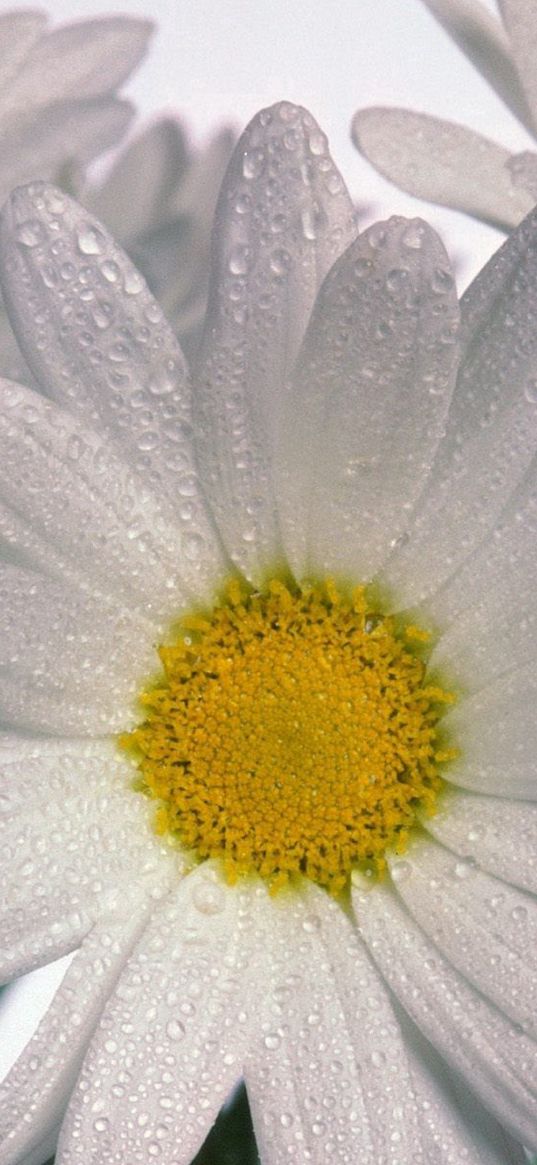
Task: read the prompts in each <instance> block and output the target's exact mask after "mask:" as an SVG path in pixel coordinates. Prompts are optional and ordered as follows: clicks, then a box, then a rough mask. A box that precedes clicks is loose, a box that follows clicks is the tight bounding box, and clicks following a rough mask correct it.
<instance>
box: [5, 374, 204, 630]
mask: <svg viewBox="0 0 537 1165" xmlns="http://www.w3.org/2000/svg"><path fill="white" fill-rule="evenodd" d="M0 497H2V499H3V500H4V501H5V502H7V504H8V506H10V507H11V510H12V515H13V522H12V527H13V532H12V536H11V538H10V539H9V542H10V546H11V548H14V547H17V549H19V550H20V551H21V552H22V553H24V552H26V555H27V556H29V557H30V558H31V555H32V544H34V545H35V558H36V565H38V566H39V565H41V564H42V562H43V559H44V564H45V565H46V567H47V568H48V569H49V570H51V571H53V572H54V574H55V575H56V576H59V577H60V578H62V577H63V578H64V579H68V580H69V582H70V583H71V582H74V584H75V586H76V587H77V589H79V588H80V589H82V590H86V591H87V590H88V589H89V590H91V592H92V593H94V594H95V593H97V594H99V593H101V594H103V593H104V594H105V595H107V596H108V597H109V598H111V599H113V600H118V601H120V602H123V603H126V604H128V606H129V607H130V608H131V609H135V608H138V609H140V607H142V608H143V614H144V616H145V617H148V618H150V619H151V620H152V621H153V622H154V625H155V629H156V628H157V627H158V626H159V624H160V625H161V624H162V620H163V619H164V618H165V617H166V615H167V614H168V616H170V615H171V614H173V615H175V616H177V614H178V611H179V607H180V605H181V602H183V603H185V602H187V603H188V602H189V601H190V600H189V598H188V592H187V591H186V590H185V586H184V584H183V585H181V582H182V580H181V576H180V569H181V557H182V555H181V549H180V547H181V531H180V523H179V522H172V524H170V523H169V522H167V521H166V518H165V517H163V516H162V513H161V507H160V506H159V502H158V500H157V498H156V497H155V496H154V495H153V494H152V492H151V490H150V489H148V488H147V487H146V486H145V484H144V482H143V481H141V480H140V479H139V478H138V477H137V475H136V474H134V473H132V472H131V471H130V470H129V469H128V467H127V466H126V465H125V463H124V462H122V461H121V460H120V459H119V458H118V457H117V456H116V454H115V452H114V449H113V448H112V447H111V446H110V444H109V443H107V442H105V441H103V439H102V438H101V437H99V436H97V434H96V433H94V432H91V430H88V429H86V428H84V427H83V426H82V425H81V424H80V423H79V422H78V421H76V420H75V419H74V418H73V417H72V416H71V415H70V414H69V413H66V412H64V411H63V410H61V409H59V408H58V407H57V406H56V405H54V404H52V403H51V402H50V401H47V400H45V399H44V397H43V396H42V395H40V394H38V393H34V392H32V391H31V390H30V389H25V388H22V387H21V386H20V385H14V384H11V383H9V382H6V381H1V380H0ZM21 523H23V524H22V526H21ZM8 529H9V515H6V528H5V529H4V530H2V527H1V526H0V533H3V535H4V538H5V537H6V534H7V531H8ZM43 542H44V543H45V544H48V545H49V546H50V549H51V553H50V554H48V555H46V554H45V555H44V554H43V545H42V544H43Z"/></svg>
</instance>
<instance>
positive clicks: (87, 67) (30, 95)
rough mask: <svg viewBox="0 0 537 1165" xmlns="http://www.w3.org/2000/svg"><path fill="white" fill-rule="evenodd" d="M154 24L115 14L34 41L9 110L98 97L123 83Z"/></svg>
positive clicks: (13, 89)
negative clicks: (72, 99)
mask: <svg viewBox="0 0 537 1165" xmlns="http://www.w3.org/2000/svg"><path fill="white" fill-rule="evenodd" d="M151 30H152V24H151V23H150V21H148V20H138V19H133V18H132V17H125V16H115V17H106V18H105V19H104V20H103V19H99V20H81V21H76V22H74V23H73V24H65V25H62V26H60V27H59V28H55V29H53V30H52V31H51V32H47V33H46V35H44V36H42V37H40V38H39V40H37V41H35V43H34V45H33V47H32V49H31V51H30V52H29V53H28V55H27V57H26V60H25V63H24V67H23V68H22V69H20V70H18V72H17V76H16V77H14V78H13V79H12V81H11V84H10V88H9V101H10V108H11V109H12V110H13V109H17V108H21V109H24V108H26V107H27V106H28V104H30V105H31V106H32V107H34V108H37V107H38V106H39V105H52V104H54V103H56V102H61V101H65V100H68V99H71V98H76V99H77V100H80V99H81V98H92V97H99V96H101V95H102V94H105V93H110V92H111V91H112V90H113V89H115V88H117V86H118V85H121V84H122V82H123V81H125V80H126V78H127V77H128V76H129V73H131V72H132V70H133V69H134V68H135V67H136V65H137V64H138V63H139V61H140V60H141V57H142V56H143V54H144V52H145V49H146V46H147V42H148V39H149V36H150V34H151Z"/></svg>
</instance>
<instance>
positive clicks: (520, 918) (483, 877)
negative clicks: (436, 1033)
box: [389, 838, 537, 1038]
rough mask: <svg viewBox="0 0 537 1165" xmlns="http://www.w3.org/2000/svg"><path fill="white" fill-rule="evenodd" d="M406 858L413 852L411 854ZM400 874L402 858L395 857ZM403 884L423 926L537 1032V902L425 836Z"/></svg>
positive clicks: (484, 989) (485, 990)
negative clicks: (461, 859) (536, 953)
mask: <svg viewBox="0 0 537 1165" xmlns="http://www.w3.org/2000/svg"><path fill="white" fill-rule="evenodd" d="M405 859H406V855H405ZM389 864H390V869H392V870H394V876H395V875H396V873H397V870H398V869H399V867H400V865H401V862H400V859H398V858H392V859H391V860H390V863H389ZM404 869H405V876H404V877H403V878H401V879H400V880H398V881H397V882H396V888H397V891H398V893H399V894H400V895H401V898H402V899H403V901H404V903H405V904H406V906H407V907H408V909H409V910H410V912H411V914H412V915H413V916H414V918H415V919H416V922H417V923H418V924H419V926H421V928H422V930H424V931H425V933H426V934H427V935H428V937H429V938H430V939H432V941H433V942H434V943H435V944H436V946H437V947H438V948H439V950H441V951H442V953H443V954H444V955H445V956H446V958H447V959H448V960H449V962H450V963H451V964H452V966H454V967H456V968H457V969H458V970H459V971H460V972H461V973H462V974H463V975H464V976H465V977H466V978H467V979H468V980H469V981H470V982H471V983H473V984H474V986H475V987H477V990H478V991H480V992H481V993H482V994H483V995H486V996H487V998H488V999H490V1001H491V1002H492V1003H495V1004H496V1006H497V1007H498V1008H499V1009H500V1010H501V1011H503V1013H504V1014H505V1015H508V1016H509V1017H510V1019H512V1020H513V1022H514V1023H516V1024H520V1026H521V1027H523V1028H524V1030H525V1031H527V1032H528V1033H529V1034H530V1035H532V1036H533V1037H534V1038H535V1036H536V1035H537V1007H536V1004H537V958H536V955H535V953H534V952H535V950H536V940H537V902H535V901H534V900H533V899H532V898H531V897H530V896H529V895H527V894H524V893H522V891H520V890H515V889H514V887H512V886H508V885H506V884H505V883H504V882H499V881H498V880H497V879H496V878H492V877H491V876H490V874H486V873H483V872H482V871H481V870H479V869H478V868H477V867H476V866H475V865H472V864H471V862H469V861H467V860H464V861H460V860H459V859H457V858H456V857H455V856H454V855H453V854H452V853H450V851H449V850H446V849H444V848H443V846H440V845H438V843H437V842H435V841H432V840H429V839H426V838H417V839H416V840H415V841H414V842H413V844H412V847H411V849H410V850H409V853H408V860H405V863H404Z"/></svg>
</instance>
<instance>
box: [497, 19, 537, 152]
mask: <svg viewBox="0 0 537 1165" xmlns="http://www.w3.org/2000/svg"><path fill="white" fill-rule="evenodd" d="M499 8H500V13H501V17H502V20H503V22H504V24H505V27H506V29H507V35H508V37H509V41H510V43H511V51H512V55H513V57H514V60H515V64H516V68H517V71H518V75H519V77H520V80H521V82H522V85H523V88H524V92H525V94H526V97H527V100H528V105H529V107H530V110H531V112H532V115H533V128H534V130H535V128H536V126H537V79H536V77H535V57H536V55H537V12H536V10H535V5H534V4H533V0H499Z"/></svg>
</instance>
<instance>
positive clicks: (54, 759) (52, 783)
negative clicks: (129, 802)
mask: <svg viewBox="0 0 537 1165" xmlns="http://www.w3.org/2000/svg"><path fill="white" fill-rule="evenodd" d="M125 765H126V759H125V757H124V756H123V755H122V754H120V753H119V750H118V746H117V742H116V741H115V740H114V739H113V738H112V737H110V738H107V737H104V738H102V739H93V740H92V739H91V738H86V739H79V740H77V739H71V740H69V739H65V738H60V739H54V738H50V739H47V738H46V737H45V738H36V737H32V736H15V735H11V734H10V735H8V734H4V733H2V735H0V790H1V798H0V813H1V814H2V817H3V816H4V815H7V816H8V818H12V817H13V816H14V815H15V814H16V813H19V812H21V811H24V810H26V809H28V808H29V809H30V810H31V811H32V812H34V813H35V812H38V811H39V807H40V806H41V805H43V804H44V803H51V802H55V803H56V804H57V805H61V804H62V803H63V801H64V800H65V798H67V797H73V796H76V795H77V794H78V795H84V794H85V793H93V792H95V791H99V792H104V791H105V790H106V789H111V788H118V789H119V788H122V787H124V788H125V789H127V788H128V787H129V775H130V774H129V773H128V772H127V770H126V769H125Z"/></svg>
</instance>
